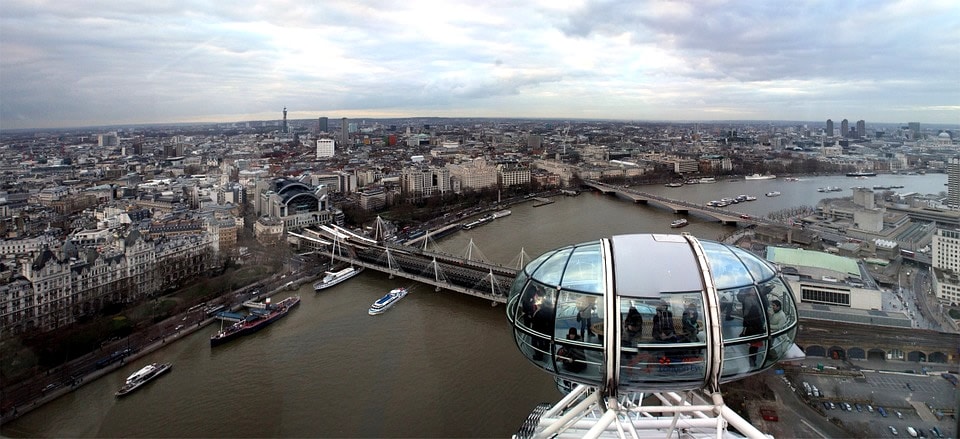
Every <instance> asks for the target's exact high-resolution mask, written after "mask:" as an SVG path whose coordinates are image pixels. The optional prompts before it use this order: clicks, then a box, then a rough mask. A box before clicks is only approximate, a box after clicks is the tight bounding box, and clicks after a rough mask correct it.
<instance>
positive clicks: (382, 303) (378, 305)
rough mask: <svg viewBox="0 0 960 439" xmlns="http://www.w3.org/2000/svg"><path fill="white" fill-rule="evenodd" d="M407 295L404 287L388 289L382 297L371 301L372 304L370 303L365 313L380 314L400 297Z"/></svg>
mask: <svg viewBox="0 0 960 439" xmlns="http://www.w3.org/2000/svg"><path fill="white" fill-rule="evenodd" d="M406 295H407V289H406V288H394V289H392V290H390V292H389V293H387V294H386V295H384V296H383V297H381V298H379V299H377V301H376V302H373V305H370V309H369V310H368V311H367V314H370V315H372V316H375V315H377V314H382V313H384V312H386V311H387V310H388V309H389V308H390V307H391V306H393V305H394V304H395V303H397V302H398V301H399V300H400V299H403V297H404V296H406Z"/></svg>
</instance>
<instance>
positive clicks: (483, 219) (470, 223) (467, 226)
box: [463, 215, 494, 230]
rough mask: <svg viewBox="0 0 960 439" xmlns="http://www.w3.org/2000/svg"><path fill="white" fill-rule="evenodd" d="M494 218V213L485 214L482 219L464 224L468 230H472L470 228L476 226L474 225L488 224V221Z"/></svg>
mask: <svg viewBox="0 0 960 439" xmlns="http://www.w3.org/2000/svg"><path fill="white" fill-rule="evenodd" d="M493 218H494V217H493V215H484V216H483V217H481V218H480V219H478V220H476V221H472V222H469V223H466V224H464V225H463V228H464V229H466V230H470V229H472V228H474V227H478V226H482V225H484V224H486V223H488V222H490V221H493Z"/></svg>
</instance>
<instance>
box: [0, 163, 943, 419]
mask: <svg viewBox="0 0 960 439" xmlns="http://www.w3.org/2000/svg"><path fill="white" fill-rule="evenodd" d="M946 180H947V178H946V175H945V174H929V175H916V176H878V177H872V178H868V179H865V180H858V179H853V178H848V177H842V176H837V177H816V178H802V179H801V181H796V182H787V181H784V180H782V179H777V180H764V181H737V182H718V183H715V184H701V185H691V186H683V187H680V188H667V187H664V186H661V185H657V186H643V187H637V188H635V189H637V190H641V191H646V192H651V193H655V194H659V195H664V196H668V197H672V198H677V199H685V200H688V201H692V202H699V203H705V202H707V201H710V200H713V199H719V198H723V197H734V196H737V195H739V194H746V195H753V196H756V197H757V198H758V199H757V200H756V201H753V202H748V203H741V204H738V205H734V206H731V207H730V209H732V210H736V211H737V212H741V213H747V214H750V215H754V216H761V215H765V214H767V213H769V212H773V211H778V210H781V209H785V208H789V207H793V206H799V205H806V206H815V205H816V203H817V201H818V200H820V199H821V198H827V197H840V196H849V195H850V190H849V188H850V187H851V186H866V187H870V186H873V185H885V186H889V185H902V186H904V188H903V189H898V191H900V192H919V193H923V194H926V193H934V194H936V193H939V192H941V191H945V190H946V187H945V186H944V185H943V184H944V183H945V182H946ZM824 186H837V187H841V188H843V189H844V190H843V192H833V193H822V192H817V190H816V189H817V188H819V187H824ZM771 191H779V192H781V193H782V195H781V196H779V197H765V196H764V194H765V193H767V192H771ZM554 200H556V202H555V203H553V204H550V205H546V206H542V207H536V208H534V207H533V206H532V204H531V203H524V204H520V205H516V206H513V207H511V211H512V212H513V214H512V215H510V216H508V217H504V218H500V219H497V220H495V221H493V222H491V223H489V224H487V225H484V226H482V227H478V228H475V229H472V230H469V231H460V232H457V233H456V234H454V235H451V236H449V237H447V238H445V239H444V240H443V241H442V242H440V243H439V244H437V246H438V248H439V250H440V251H443V252H446V253H451V254H454V255H459V256H464V255H465V254H466V252H467V250H468V248H469V247H470V246H469V243H470V241H471V240H472V241H473V243H474V244H475V246H476V248H475V249H474V250H473V255H474V257H476V256H477V255H482V256H483V257H484V258H485V259H486V260H487V261H490V262H493V263H499V264H502V265H515V264H516V263H517V262H518V260H519V256H520V254H521V249H522V250H523V252H525V254H526V255H527V256H526V257H527V259H526V261H529V260H531V259H532V258H534V257H536V256H538V255H540V254H541V253H542V252H544V251H547V250H550V249H553V248H556V247H561V246H564V245H568V244H574V243H579V242H585V241H593V240H597V239H599V238H602V237H608V236H611V235H615V234H626V233H651V232H653V233H673V232H676V230H675V229H671V228H670V226H669V224H670V222H671V221H673V220H674V219H676V216H675V215H674V214H673V213H671V212H669V211H666V210H663V209H658V208H656V207H650V206H644V205H636V204H633V203H631V202H629V201H626V200H623V199H618V198H615V197H612V196H604V195H599V194H597V193H591V192H587V193H584V194H583V195H581V196H579V197H556V198H554ZM689 219H690V225H689V226H688V227H686V228H684V229H683V231H684V232H689V233H691V234H693V235H695V236H697V237H699V238H701V239H708V240H716V239H718V238H719V237H721V236H723V235H725V234H728V233H730V232H732V231H733V230H735V229H734V228H733V227H731V226H721V225H719V224H718V223H715V222H710V221H709V220H707V219H704V218H697V217H689ZM477 249H478V250H477ZM398 286H405V287H408V288H410V289H411V290H412V292H411V293H410V294H409V295H408V296H407V297H406V298H405V299H403V300H402V301H400V302H399V303H398V304H397V305H396V306H394V307H393V308H392V309H390V311H388V312H387V313H385V314H383V315H380V316H374V317H371V316H369V315H367V308H369V306H370V304H371V303H372V302H373V301H374V300H376V299H377V298H379V297H380V296H382V295H383V294H384V293H385V292H386V291H387V290H389V289H391V288H395V287H398ZM298 293H299V294H301V295H302V296H303V301H302V304H301V306H300V307H299V308H298V309H296V310H294V311H292V312H291V314H290V315H289V316H288V317H286V318H285V319H283V320H281V321H279V322H277V323H275V324H273V325H271V327H270V328H267V329H265V330H263V331H261V332H258V333H257V334H255V335H251V336H248V337H244V338H241V339H238V340H236V341H232V342H230V343H227V344H225V345H223V346H218V347H217V348H213V349H212V348H211V347H210V343H209V336H210V335H211V334H213V333H215V332H216V331H217V329H218V328H217V327H216V326H209V327H206V328H204V329H203V330H200V331H198V332H196V333H194V334H192V335H189V336H186V337H184V338H183V339H181V340H179V341H177V342H175V343H171V344H170V345H169V346H167V347H165V348H164V349H162V350H159V351H156V352H153V353H151V354H149V355H148V356H147V357H145V358H141V359H139V360H137V361H135V362H133V363H131V364H128V365H127V366H125V367H123V368H121V369H120V370H118V371H116V372H114V373H112V374H110V375H107V376H105V377H103V378H101V379H98V380H96V381H93V382H89V383H87V384H85V385H84V386H82V387H80V388H78V389H77V390H76V391H74V392H71V393H68V394H66V395H65V396H63V397H61V398H59V399H57V400H55V401H53V402H51V403H49V404H47V405H45V406H43V407H41V408H39V409H37V410H34V411H32V412H31V413H29V414H26V415H24V416H23V417H22V418H20V419H17V420H16V421H13V422H10V423H8V424H6V425H3V427H2V434H3V435H4V436H8V437H144V438H146V437H194V438H199V437H374V436H376V437H509V436H510V435H512V434H513V433H515V432H516V431H517V429H518V428H519V427H520V425H521V424H522V423H523V421H524V419H525V418H526V416H527V415H528V414H529V413H530V411H531V410H532V409H533V408H534V407H535V406H536V405H537V404H539V403H541V402H551V403H552V402H556V401H557V400H558V399H559V398H560V397H561V394H560V393H559V392H558V391H557V389H556V387H555V385H554V383H553V380H552V379H551V377H550V376H549V375H547V374H546V373H544V372H542V371H540V370H539V369H537V368H535V367H534V366H533V365H531V364H530V363H529V362H528V361H527V360H526V359H525V358H524V357H523V356H522V355H520V353H519V352H518V351H517V348H516V346H515V345H514V344H513V341H512V339H511V333H510V331H509V329H508V326H507V320H506V317H505V315H504V308H503V306H500V305H498V306H491V303H490V302H487V301H485V300H481V299H477V298H474V297H468V296H464V295H460V294H457V293H451V292H447V291H440V292H437V291H435V290H434V289H433V288H432V287H429V286H426V285H421V284H415V283H411V282H410V281H408V280H405V279H401V278H395V279H389V278H388V277H387V276H386V275H384V274H382V273H378V272H374V271H372V270H367V271H366V272H364V273H363V274H361V275H360V276H357V277H356V278H354V279H351V280H350V281H347V282H345V283H343V284H340V285H338V286H336V287H333V288H331V289H328V290H324V291H323V292H322V293H314V292H313V290H312V288H311V287H310V286H309V285H305V286H303V287H302V288H301V289H300V290H299V292H298ZM286 294H287V293H280V294H279V295H277V296H275V298H276V300H279V299H281V298H283V297H286ZM153 361H162V362H172V363H173V365H174V366H173V370H172V372H171V373H169V374H167V375H165V376H163V377H162V378H159V379H157V380H156V382H153V383H151V384H149V385H148V386H145V387H144V388H143V389H141V390H138V391H137V392H136V393H134V394H132V395H130V396H128V397H126V398H123V399H117V398H115V397H114V392H116V390H117V389H118V388H119V387H120V386H121V385H122V384H123V380H124V379H125V378H126V377H127V376H128V375H129V374H131V373H133V372H134V371H136V370H137V369H138V368H140V367H141V366H143V365H144V364H147V363H149V362H153Z"/></svg>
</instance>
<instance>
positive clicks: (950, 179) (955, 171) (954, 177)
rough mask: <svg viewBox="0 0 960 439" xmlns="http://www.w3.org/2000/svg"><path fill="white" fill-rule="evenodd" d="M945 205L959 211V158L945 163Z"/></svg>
mask: <svg viewBox="0 0 960 439" xmlns="http://www.w3.org/2000/svg"><path fill="white" fill-rule="evenodd" d="M947 205H949V206H951V207H953V208H954V209H960V157H954V158H952V159H950V160H949V161H948V162H947Z"/></svg>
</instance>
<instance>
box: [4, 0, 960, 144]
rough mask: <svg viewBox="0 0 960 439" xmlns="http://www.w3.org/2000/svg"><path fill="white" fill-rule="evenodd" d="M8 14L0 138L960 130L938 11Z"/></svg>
mask: <svg viewBox="0 0 960 439" xmlns="http://www.w3.org/2000/svg"><path fill="white" fill-rule="evenodd" d="M4 9H5V10H4V13H3V14H2V15H0V29H3V31H2V33H0V78H3V80H2V81H0V128H2V129H20V128H67V127H80V126H100V125H125V124H153V123H188V122H236V121H243V120H275V119H279V117H278V115H279V114H280V111H281V109H282V108H283V107H287V108H288V109H289V112H290V119H315V118H316V117H318V116H329V117H331V119H337V118H340V117H349V118H409V117H451V118H459V117H486V118H501V117H502V118H553V119H565V118H569V119H613V120H650V121H671V120H677V121H696V120H703V121H711V120H745V121H749V120H797V121H820V122H821V123H825V121H826V120H827V119H834V120H835V121H837V120H841V119H844V118H846V119H849V120H852V121H857V120H860V119H863V120H866V122H867V124H868V125H869V124H871V123H903V124H905V123H907V122H910V121H919V122H921V123H924V124H957V123H960V85H958V83H957V80H956V78H957V77H958V76H960V62H958V61H960V60H958V59H957V58H958V56H957V53H956V47H957V45H958V43H960V31H958V29H960V6H957V5H956V4H955V3H953V2H949V1H940V2H923V3H920V2H897V3H892V2H875V1H855V2H843V3H835V2H814V3H800V4H776V3H774V4H768V3H764V2H735V3H728V2H712V3H700V2H696V3H693V2H649V3H646V4H644V5H643V6H642V7H638V6H637V5H635V4H632V3H630V2H623V3H619V2H615V1H603V2H592V1H570V2H524V3H520V4H512V3H504V4H490V5H486V4H476V5H474V4H468V3H436V4H435V3H432V2H412V3H405V4H402V5H399V4H398V5H394V4H390V3H381V2H364V3H361V4H356V3H353V2H342V3H341V2H324V3H322V4H321V5H309V4H303V3H302V2H283V1H271V2H250V3H249V4H246V5H234V4H230V5H219V4H203V3H199V2H192V1H178V2H175V3H172V4H164V5H155V4H149V5H142V4H124V3H120V4H114V3H112V2H95V4H93V5H91V4H83V5H73V4H64V5H53V4H49V5H45V4H39V3H35V2H27V1H10V2H7V3H5V7H4ZM90 11H93V12H90Z"/></svg>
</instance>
